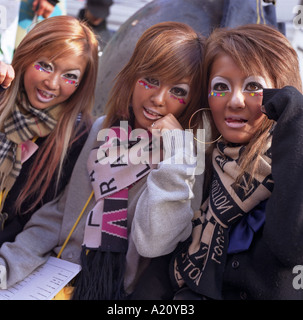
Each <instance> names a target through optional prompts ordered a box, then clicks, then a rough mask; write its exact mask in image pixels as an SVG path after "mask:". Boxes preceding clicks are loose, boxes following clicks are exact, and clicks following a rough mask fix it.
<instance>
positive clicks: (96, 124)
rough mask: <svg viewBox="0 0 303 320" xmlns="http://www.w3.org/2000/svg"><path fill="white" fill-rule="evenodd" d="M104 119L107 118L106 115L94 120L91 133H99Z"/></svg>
mask: <svg viewBox="0 0 303 320" xmlns="http://www.w3.org/2000/svg"><path fill="white" fill-rule="evenodd" d="M104 120H105V116H101V117H99V118H97V119H96V120H95V121H94V123H93V125H92V128H91V131H90V135H91V134H95V133H98V132H99V131H100V130H101V129H102V126H103V122H104Z"/></svg>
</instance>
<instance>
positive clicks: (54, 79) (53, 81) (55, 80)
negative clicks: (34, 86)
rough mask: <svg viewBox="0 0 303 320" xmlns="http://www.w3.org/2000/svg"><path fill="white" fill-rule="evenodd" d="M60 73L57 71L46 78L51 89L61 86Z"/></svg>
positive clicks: (46, 82)
mask: <svg viewBox="0 0 303 320" xmlns="http://www.w3.org/2000/svg"><path fill="white" fill-rule="evenodd" d="M60 80H61V77H60V74H57V73H56V72H54V73H51V74H49V75H48V77H47V79H45V84H46V86H47V87H48V89H50V90H56V89H58V88H59V86H60Z"/></svg>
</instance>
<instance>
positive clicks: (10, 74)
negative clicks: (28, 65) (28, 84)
mask: <svg viewBox="0 0 303 320" xmlns="http://www.w3.org/2000/svg"><path fill="white" fill-rule="evenodd" d="M14 78H15V71H14V68H13V67H12V66H11V65H9V66H8V69H7V72H6V76H5V78H4V80H3V82H2V87H3V88H8V87H9V86H10V85H11V83H12V81H13V80H14Z"/></svg>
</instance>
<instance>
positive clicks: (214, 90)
mask: <svg viewBox="0 0 303 320" xmlns="http://www.w3.org/2000/svg"><path fill="white" fill-rule="evenodd" d="M226 92H231V84H230V82H229V81H228V80H227V79H225V78H223V77H219V76H217V77H214V78H213V79H212V80H211V83H210V93H209V96H217V95H218V96H224V95H225V93H226Z"/></svg>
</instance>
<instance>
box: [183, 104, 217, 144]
mask: <svg viewBox="0 0 303 320" xmlns="http://www.w3.org/2000/svg"><path fill="white" fill-rule="evenodd" d="M205 110H207V111H210V108H201V109H198V110H197V111H195V112H194V113H193V114H192V115H191V116H190V118H189V121H188V127H189V129H190V123H191V120H192V118H193V117H194V115H195V114H196V113H198V112H199V111H205ZM221 138H222V134H221V135H220V136H219V137H218V138H217V139H215V140H213V141H208V142H205V141H201V140H199V139H197V138H196V137H194V139H195V140H196V141H198V142H200V143H203V144H212V143H215V142H217V141H218V140H220V139H221Z"/></svg>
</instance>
